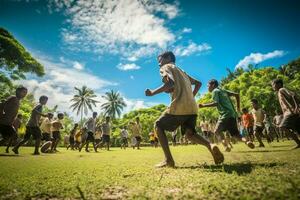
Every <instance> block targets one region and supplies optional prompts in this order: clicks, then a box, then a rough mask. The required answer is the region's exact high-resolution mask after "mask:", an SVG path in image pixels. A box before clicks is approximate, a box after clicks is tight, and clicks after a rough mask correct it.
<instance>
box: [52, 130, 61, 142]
mask: <svg viewBox="0 0 300 200" xmlns="http://www.w3.org/2000/svg"><path fill="white" fill-rule="evenodd" d="M52 135H53V139H54V140H60V139H61V135H60V131H53V132H52Z"/></svg>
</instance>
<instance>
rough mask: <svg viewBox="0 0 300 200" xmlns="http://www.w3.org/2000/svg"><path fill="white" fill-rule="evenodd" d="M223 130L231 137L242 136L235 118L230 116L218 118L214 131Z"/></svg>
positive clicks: (220, 131)
mask: <svg viewBox="0 0 300 200" xmlns="http://www.w3.org/2000/svg"><path fill="white" fill-rule="evenodd" d="M225 131H228V132H229V134H230V135H231V136H232V137H238V138H241V137H242V136H241V135H240V132H239V129H238V126H237V121H236V118H233V117H230V118H225V119H219V120H218V122H217V125H216V129H215V133H217V134H219V133H222V132H225Z"/></svg>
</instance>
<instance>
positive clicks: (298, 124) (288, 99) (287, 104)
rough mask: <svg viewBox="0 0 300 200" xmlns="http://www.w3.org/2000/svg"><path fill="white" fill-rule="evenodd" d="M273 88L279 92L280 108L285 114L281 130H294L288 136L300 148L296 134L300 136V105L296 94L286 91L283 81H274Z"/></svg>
mask: <svg viewBox="0 0 300 200" xmlns="http://www.w3.org/2000/svg"><path fill="white" fill-rule="evenodd" d="M272 88H273V90H275V91H276V92H277V95H278V100H279V104H280V107H281V109H282V113H283V119H282V122H281V124H280V126H279V127H280V128H282V129H283V130H292V131H294V132H295V133H293V132H291V131H287V132H288V134H289V135H290V136H291V137H292V138H293V140H294V141H295V142H296V144H297V146H296V147H295V148H296V149H297V148H300V140H299V138H298V137H297V135H296V133H297V134H298V135H299V134H300V105H299V101H298V99H297V98H296V95H295V93H294V92H292V91H290V90H288V89H286V88H285V87H284V86H283V81H282V80H281V79H275V80H273V81H272Z"/></svg>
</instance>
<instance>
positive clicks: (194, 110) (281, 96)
mask: <svg viewBox="0 0 300 200" xmlns="http://www.w3.org/2000/svg"><path fill="white" fill-rule="evenodd" d="M158 63H159V67H160V75H161V77H162V82H163V84H162V85H161V86H160V87H158V88H157V89H154V90H150V89H146V91H145V95H146V96H154V95H157V94H159V93H162V92H165V93H169V94H170V97H171V103H170V105H169V106H168V108H167V110H166V111H165V112H163V114H162V115H161V116H160V117H159V119H157V121H156V122H155V124H154V133H152V134H151V135H150V138H151V139H152V140H151V141H152V142H153V144H155V146H157V143H158V141H159V143H160V145H161V147H162V149H163V152H164V155H165V159H164V160H163V161H162V162H161V163H159V164H158V165H157V167H174V166H175V162H174V159H173V157H172V154H171V151H170V148H169V143H168V138H167V136H166V133H165V131H169V132H173V133H174V132H175V131H176V130H177V129H178V128H179V127H180V130H181V134H182V135H184V137H185V138H186V139H188V140H190V141H191V142H192V143H197V144H201V145H204V146H205V147H206V148H207V149H208V151H209V152H210V153H211V154H212V157H213V159H214V162H215V163H216V164H220V163H222V162H224V155H223V153H221V151H220V149H219V148H218V146H217V145H215V144H213V143H212V141H209V140H208V139H206V138H205V137H204V136H202V135H200V134H197V132H196V122H197V114H198V109H199V108H200V109H201V108H205V107H217V110H218V112H219V118H218V121H217V123H216V125H215V128H214V130H213V134H214V135H216V136H220V138H221V140H222V144H223V145H224V147H225V150H226V151H230V150H231V148H232V145H231V143H230V140H228V139H227V137H225V135H224V134H223V133H224V132H227V133H228V134H229V135H230V138H233V139H235V141H241V142H244V143H245V144H246V145H247V146H248V147H249V148H251V149H253V148H255V145H254V143H253V140H254V136H255V137H256V138H257V140H258V142H259V146H260V147H263V146H264V144H263V142H262V139H261V138H262V132H263V130H264V125H263V123H264V121H265V119H266V115H265V112H264V111H263V110H262V109H261V108H260V106H259V102H258V101H257V100H256V99H252V100H251V103H252V107H253V109H252V111H251V113H248V111H247V109H243V112H242V117H241V119H240V124H241V125H243V129H242V130H243V131H246V132H247V134H241V129H239V125H238V124H239V118H238V114H239V113H240V112H241V111H240V96H239V94H238V93H235V92H232V91H228V90H225V89H222V88H221V87H219V83H218V81H217V80H215V79H212V80H210V81H209V82H208V85H207V86H208V91H209V92H211V93H212V102H211V103H206V104H198V105H197V103H196V100H195V95H196V94H197V93H198V91H199V89H200V87H201V86H202V83H201V82H200V81H198V80H196V79H194V78H192V77H191V76H189V75H188V74H187V73H185V72H184V71H182V70H181V69H180V68H179V67H177V66H176V64H175V56H174V54H173V53H172V52H170V51H167V52H164V53H162V54H161V55H159V56H158ZM272 87H273V89H274V91H276V92H277V96H278V100H279V104H280V107H281V109H282V113H283V117H281V119H280V122H279V121H276V126H277V127H278V130H280V131H285V132H286V133H288V135H289V137H291V138H292V139H293V140H294V141H295V142H296V143H297V146H296V147H297V148H299V147H300V140H299V139H298V136H297V134H299V133H300V115H299V113H300V111H299V110H300V109H299V102H298V100H297V98H296V96H295V93H294V92H292V91H290V90H288V89H286V88H285V87H284V85H283V81H282V80H281V79H275V80H273V82H272ZM26 94H27V89H26V88H25V87H18V88H17V89H16V95H14V96H11V97H9V98H8V99H7V100H6V101H5V102H3V103H1V104H0V133H1V135H2V140H1V143H0V144H6V145H11V144H12V141H13V140H14V139H15V138H16V135H17V130H18V128H19V126H20V120H21V118H22V116H21V115H20V114H18V110H19V107H20V100H21V99H23V98H24V97H25V96H26ZM231 97H233V98H235V99H236V107H237V109H236V108H235V106H234V104H233V102H232V100H231ZM47 101H48V97H47V96H41V97H40V98H39V104H38V105H37V106H35V107H34V108H33V110H32V112H31V116H30V119H29V121H28V123H27V125H26V131H25V135H24V138H23V139H22V140H20V141H18V142H17V143H16V145H15V146H14V147H13V148H12V151H13V152H14V153H16V154H18V153H19V151H18V150H19V147H20V146H22V145H24V144H25V143H26V142H27V141H28V140H29V139H30V137H31V136H32V137H33V139H34V140H35V150H34V154H35V155H36V154H39V148H40V144H41V141H42V140H45V141H47V142H48V146H49V148H48V149H47V148H46V150H44V152H56V151H57V149H56V147H57V144H58V142H59V141H60V139H61V134H60V131H61V130H62V129H63V123H62V120H63V118H64V114H63V113H58V114H57V117H56V118H55V119H53V117H54V116H53V114H52V113H47V114H44V113H43V107H44V105H46V103H47ZM200 112H201V110H200ZM42 117H43V120H41V118H42ZM96 119H97V113H96V112H94V113H93V116H92V117H91V118H89V119H88V120H87V121H86V123H85V124H84V125H83V126H82V127H81V128H79V126H78V124H75V125H74V128H73V129H72V130H71V132H70V136H69V141H70V144H69V148H71V149H78V150H79V151H81V149H82V148H83V147H84V146H85V150H86V151H89V150H88V148H89V143H92V144H93V147H94V150H95V151H97V148H98V147H100V148H101V147H102V146H103V145H106V148H107V150H109V144H110V134H111V120H110V118H109V117H106V118H105V122H103V123H97V120H96ZM41 121H42V122H41ZM40 122H41V123H40ZM252 124H253V125H252ZM128 127H129V129H130V130H131V131H132V133H133V135H134V138H135V140H136V145H135V146H134V147H137V149H139V148H140V142H141V124H140V122H139V118H138V117H137V118H136V121H135V122H131V123H129V124H128ZM251 127H252V128H251ZM175 135H176V134H175ZM155 136H156V138H155ZM121 137H122V147H124V148H126V146H127V143H128V140H127V139H128V131H127V126H124V127H122V131H121ZM175 138H176V136H175ZM157 140H158V141H157ZM6 151H7V152H8V151H9V150H8V148H7V149H6Z"/></svg>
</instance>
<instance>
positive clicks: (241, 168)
mask: <svg viewBox="0 0 300 200" xmlns="http://www.w3.org/2000/svg"><path fill="white" fill-rule="evenodd" d="M283 165H285V163H276V162H272V163H232V164H223V165H206V164H204V165H196V166H184V167H176V168H177V169H204V170H207V171H211V172H225V173H228V174H232V173H236V174H238V175H239V176H241V175H245V174H249V173H251V172H252V170H253V169H254V168H256V167H264V168H273V167H276V166H283Z"/></svg>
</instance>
